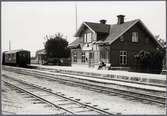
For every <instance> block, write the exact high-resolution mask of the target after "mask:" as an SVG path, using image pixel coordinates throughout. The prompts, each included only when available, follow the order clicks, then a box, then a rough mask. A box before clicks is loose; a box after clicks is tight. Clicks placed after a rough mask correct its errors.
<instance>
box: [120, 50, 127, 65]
mask: <svg viewBox="0 0 167 116" xmlns="http://www.w3.org/2000/svg"><path fill="white" fill-rule="evenodd" d="M121 52H122V54H121ZM124 53H126V54H124ZM127 55H128V53H127V51H120V58H119V59H120V62H119V63H120V64H121V65H127V59H128V58H127V57H128V56H127ZM121 56H122V59H121ZM124 57H125V61H124ZM121 61H122V62H121ZM124 62H125V63H124Z"/></svg>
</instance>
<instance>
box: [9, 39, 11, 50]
mask: <svg viewBox="0 0 167 116" xmlns="http://www.w3.org/2000/svg"><path fill="white" fill-rule="evenodd" d="M9 50H11V42H10V40H9Z"/></svg>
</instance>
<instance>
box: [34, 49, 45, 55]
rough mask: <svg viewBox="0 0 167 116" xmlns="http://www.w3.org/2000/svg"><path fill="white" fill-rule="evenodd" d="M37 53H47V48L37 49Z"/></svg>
mask: <svg viewBox="0 0 167 116" xmlns="http://www.w3.org/2000/svg"><path fill="white" fill-rule="evenodd" d="M36 54H46V51H45V49H40V50H37V51H36Z"/></svg>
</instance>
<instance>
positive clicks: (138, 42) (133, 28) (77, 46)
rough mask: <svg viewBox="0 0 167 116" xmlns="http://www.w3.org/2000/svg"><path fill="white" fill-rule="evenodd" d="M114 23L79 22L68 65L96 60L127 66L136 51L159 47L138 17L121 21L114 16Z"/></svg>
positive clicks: (94, 63)
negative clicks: (115, 19)
mask: <svg viewBox="0 0 167 116" xmlns="http://www.w3.org/2000/svg"><path fill="white" fill-rule="evenodd" d="M117 17H118V22H117V24H112V25H109V24H106V20H100V23H94V22H83V23H82V25H81V26H80V28H79V29H78V31H77V32H76V33H75V37H77V39H76V40H74V41H73V42H72V43H71V44H70V45H69V47H70V48H71V57H72V65H75V64H77V65H80V66H86V67H97V66H98V65H99V62H101V61H103V62H104V63H107V64H111V66H112V67H120V68H122V67H124V68H129V67H131V66H134V65H135V59H134V56H135V55H136V54H137V53H138V52H139V51H140V50H148V51H151V50H153V49H156V48H157V47H162V46H161V44H160V43H159V42H158V41H157V40H156V39H155V37H154V36H153V34H152V33H151V32H150V31H149V30H148V29H147V27H146V26H145V25H144V24H143V22H142V21H141V20H140V19H136V20H132V21H128V22H124V17H125V16H124V15H118V16H117Z"/></svg>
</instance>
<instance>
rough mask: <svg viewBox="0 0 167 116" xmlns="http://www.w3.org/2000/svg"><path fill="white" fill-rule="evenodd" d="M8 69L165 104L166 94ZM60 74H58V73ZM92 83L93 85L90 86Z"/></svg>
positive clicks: (98, 90)
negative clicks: (129, 89) (139, 91)
mask: <svg viewBox="0 0 167 116" xmlns="http://www.w3.org/2000/svg"><path fill="white" fill-rule="evenodd" d="M10 71H14V72H16V73H20V74H24V75H31V76H35V77H39V78H48V79H51V80H56V81H58V82H60V83H63V84H68V85H75V86H76V85H77V86H81V87H84V88H87V89H89V90H93V91H97V92H101V93H102V92H103V93H108V94H113V93H114V94H116V95H123V96H126V97H132V98H135V99H137V100H144V101H148V102H153V103H158V104H162V105H165V100H166V96H159V95H154V94H149V93H138V92H134V91H128V90H122V89H117V88H108V87H104V86H99V85H97V84H92V82H89V81H87V82H85V83H84V82H78V81H75V80H74V81H72V80H68V79H64V78H57V77H56V78H55V76H56V75H52V74H50V75H49V74H45V73H41V72H38V71H33V70H31V71H29V70H26V69H22V70H17V69H14V68H12V69H10ZM59 76H60V75H59ZM92 85H93V86H92Z"/></svg>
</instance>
